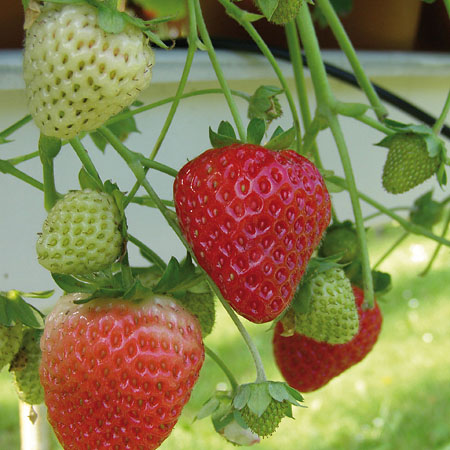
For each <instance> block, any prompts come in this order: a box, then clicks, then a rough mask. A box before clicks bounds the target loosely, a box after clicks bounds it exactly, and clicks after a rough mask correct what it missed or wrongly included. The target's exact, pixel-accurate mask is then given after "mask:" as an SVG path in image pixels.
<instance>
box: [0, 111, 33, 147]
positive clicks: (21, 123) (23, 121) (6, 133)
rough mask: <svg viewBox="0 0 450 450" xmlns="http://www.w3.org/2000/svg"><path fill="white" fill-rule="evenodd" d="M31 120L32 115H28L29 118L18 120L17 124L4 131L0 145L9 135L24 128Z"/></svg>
mask: <svg viewBox="0 0 450 450" xmlns="http://www.w3.org/2000/svg"><path fill="white" fill-rule="evenodd" d="M31 119H32V117H31V114H28V115H27V116H25V117H22V119H20V120H18V121H17V122H16V123H13V124H12V125H11V126H9V127H8V128H6V129H5V130H3V131H2V132H1V133H0V143H2V141H4V140H5V139H6V138H7V137H8V136H9V135H11V134H12V133H14V131H17V130H18V129H19V128H22V127H23V126H24V125H26V124H27V123H28V122H30V121H31Z"/></svg>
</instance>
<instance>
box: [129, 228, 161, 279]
mask: <svg viewBox="0 0 450 450" xmlns="http://www.w3.org/2000/svg"><path fill="white" fill-rule="evenodd" d="M127 238H128V240H129V241H130V242H131V243H133V244H134V245H135V246H136V247H138V248H139V250H140V251H141V252H142V254H143V255H144V257H145V258H147V259H148V260H149V261H151V262H152V263H153V264H154V265H155V266H157V267H158V268H159V269H161V270H162V271H164V270H166V267H167V265H166V263H165V262H164V260H163V259H162V258H161V257H160V256H159V255H158V254H157V253H156V252H154V251H153V250H152V249H151V248H149V247H147V246H146V245H145V244H144V243H143V242H142V241H140V240H139V239H138V238H137V237H135V236H132V235H131V234H128V235H127Z"/></svg>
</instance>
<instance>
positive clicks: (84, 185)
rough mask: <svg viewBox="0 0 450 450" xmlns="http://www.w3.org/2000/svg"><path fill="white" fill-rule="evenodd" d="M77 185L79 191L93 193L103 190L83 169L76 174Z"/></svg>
mask: <svg viewBox="0 0 450 450" xmlns="http://www.w3.org/2000/svg"><path fill="white" fill-rule="evenodd" d="M78 183H79V184H80V188H81V189H92V190H93V191H101V190H103V186H102V184H101V183H99V182H98V180H97V179H96V178H94V177H93V176H92V175H91V174H90V173H89V172H88V171H87V170H86V169H85V168H84V167H82V168H81V169H80V171H79V172H78Z"/></svg>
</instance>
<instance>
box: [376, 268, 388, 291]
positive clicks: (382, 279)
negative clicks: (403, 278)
mask: <svg viewBox="0 0 450 450" xmlns="http://www.w3.org/2000/svg"><path fill="white" fill-rule="evenodd" d="M372 279H373V290H374V292H375V293H376V294H385V293H386V292H388V291H389V290H390V289H391V288H392V278H391V275H390V274H388V273H385V272H379V271H377V270H373V271H372Z"/></svg>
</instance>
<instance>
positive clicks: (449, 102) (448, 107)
mask: <svg viewBox="0 0 450 450" xmlns="http://www.w3.org/2000/svg"><path fill="white" fill-rule="evenodd" d="M449 111H450V91H449V92H448V94H447V99H446V100H445V103H444V107H443V108H442V112H441V114H440V115H439V117H438V119H437V120H436V122H435V123H434V125H433V128H432V129H433V133H434V134H436V135H439V134H440V132H441V130H442V127H443V126H444V122H445V119H446V118H447V115H448V112H449Z"/></svg>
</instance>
